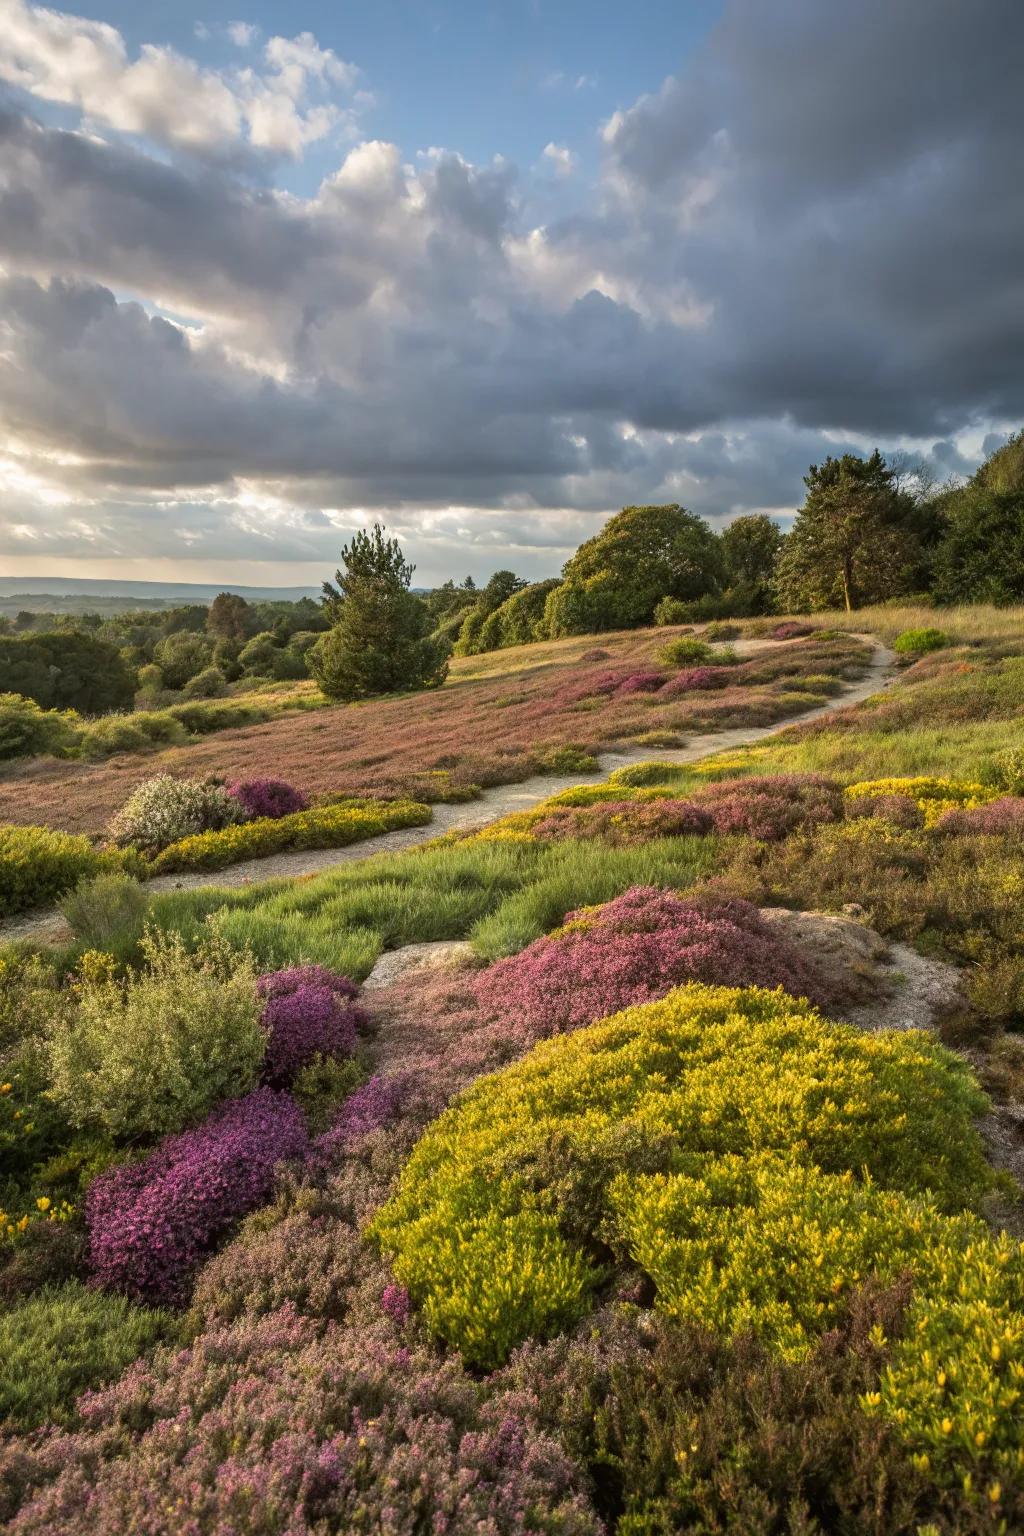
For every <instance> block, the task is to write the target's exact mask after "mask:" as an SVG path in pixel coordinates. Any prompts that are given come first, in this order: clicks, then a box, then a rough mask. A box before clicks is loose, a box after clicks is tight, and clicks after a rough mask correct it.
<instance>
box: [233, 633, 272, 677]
mask: <svg viewBox="0 0 1024 1536" xmlns="http://www.w3.org/2000/svg"><path fill="white" fill-rule="evenodd" d="M280 655H281V647H280V646H279V645H278V643H277V637H276V635H275V634H274V632H273V631H272V630H269V629H265V630H263V631H262V633H261V634H258V635H253V637H252V639H251V640H247V641H246V643H245V645H243V646H242V649H241V650H240V651H239V653H238V665H239V666H240V667H241V669H242V671H243V672H244V673H245V674H246V676H248V677H276V676H277V662H278V658H279V657H280Z"/></svg>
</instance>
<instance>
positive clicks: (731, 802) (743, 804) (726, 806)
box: [692, 773, 843, 843]
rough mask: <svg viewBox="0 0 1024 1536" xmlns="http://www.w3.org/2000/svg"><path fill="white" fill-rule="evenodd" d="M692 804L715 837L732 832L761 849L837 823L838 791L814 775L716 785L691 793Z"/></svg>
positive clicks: (780, 775)
mask: <svg viewBox="0 0 1024 1536" xmlns="http://www.w3.org/2000/svg"><path fill="white" fill-rule="evenodd" d="M692 799H693V802H694V804H695V805H698V806H700V807H701V809H702V810H705V811H707V812H708V814H709V815H710V817H711V820H712V823H713V825H714V829H715V831H716V832H718V833H721V834H723V835H724V834H727V833H730V832H738V833H742V834H743V835H745V836H746V837H756V838H759V839H760V840H761V841H762V842H766V843H774V842H780V841H781V840H782V839H783V838H785V837H788V836H789V834H790V833H791V832H795V831H796V830H797V828H798V827H804V826H819V825H821V824H822V823H824V822H832V821H841V820H842V817H843V796H842V790H841V789H840V787H839V785H838V784H836V783H835V782H834V781H833V780H831V779H828V778H825V777H824V775H822V774H817V773H802V774H801V773H778V774H771V775H760V776H755V775H752V776H751V777H750V778H746V779H722V780H721V781H720V782H719V783H717V784H709V785H707V786H706V787H705V788H704V789H699V790H697V791H696V793H695V794H694V795H693V797H692Z"/></svg>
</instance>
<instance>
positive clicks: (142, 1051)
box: [49, 933, 266, 1138]
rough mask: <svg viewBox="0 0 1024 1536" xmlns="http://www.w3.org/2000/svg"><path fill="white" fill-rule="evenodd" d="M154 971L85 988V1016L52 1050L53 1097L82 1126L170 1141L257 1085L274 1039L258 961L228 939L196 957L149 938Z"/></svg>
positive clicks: (145, 945)
mask: <svg viewBox="0 0 1024 1536" xmlns="http://www.w3.org/2000/svg"><path fill="white" fill-rule="evenodd" d="M141 951H142V956H143V960H144V962H145V967H144V969H143V970H141V971H140V972H139V973H137V974H133V975H131V976H130V977H129V978H128V979H127V980H125V981H123V982H118V981H116V980H114V979H113V978H112V977H111V975H110V973H109V971H103V970H102V969H101V970H99V972H98V974H95V975H92V976H89V977H86V978H85V979H83V981H82V983H81V985H80V1000H79V1005H78V1010H77V1013H76V1015H75V1016H74V1017H73V1019H72V1020H71V1021H70V1023H69V1024H68V1025H67V1027H66V1028H64V1029H61V1030H59V1031H57V1032H56V1033H55V1034H54V1036H53V1038H52V1039H51V1041H50V1044H49V1053H50V1071H51V1077H52V1093H53V1097H54V1099H55V1100H56V1102H57V1103H58V1104H59V1105H60V1107H61V1109H62V1110H63V1111H64V1113H65V1115H66V1116H67V1118H68V1120H69V1121H70V1123H71V1124H72V1125H73V1126H76V1127H79V1128H86V1127H99V1128H102V1129H104V1130H107V1131H109V1132H110V1133H111V1134H112V1135H114V1136H118V1137H128V1138H131V1137H145V1138H151V1137H154V1136H162V1135H165V1134H167V1133H168V1132H171V1131H178V1130H181V1129H182V1128H183V1127H184V1126H186V1125H190V1124H192V1123H194V1122H195V1121H197V1120H200V1119H202V1117H203V1115H205V1114H206V1113H207V1111H208V1110H210V1109H212V1108H213V1106H214V1105H215V1104H216V1103H218V1102H219V1101H220V1100H221V1099H225V1098H237V1097H239V1096H240V1095H242V1094H244V1093H246V1092H247V1091H248V1090H249V1089H250V1088H251V1087H252V1086H253V1084H254V1083H255V1081H256V1078H257V1076H258V1074H259V1069H260V1064H261V1062H262V1059H263V1051H264V1046H265V1044H266V1036H265V1033H264V1030H263V1028H262V1026H261V1024H260V1015H261V1005H260V1002H259V999H258V997H257V995H256V975H255V972H254V970H253V967H252V963H251V961H249V960H248V959H247V957H245V956H242V955H238V954H237V953H235V952H234V951H233V950H231V949H230V948H229V947H228V946H227V945H226V944H224V943H223V941H221V940H218V939H216V938H213V939H207V940H206V941H205V943H204V944H203V945H202V946H201V947H200V948H198V949H197V950H195V951H194V952H193V953H191V954H190V953H189V952H188V950H186V948H185V946H184V945H183V944H182V942H181V940H180V938H178V936H177V935H172V936H170V937H162V936H160V935H158V934H155V933H149V934H147V935H145V936H144V937H143V939H142V942H141Z"/></svg>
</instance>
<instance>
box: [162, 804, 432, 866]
mask: <svg viewBox="0 0 1024 1536" xmlns="http://www.w3.org/2000/svg"><path fill="white" fill-rule="evenodd" d="M432 815H433V812H432V811H431V808H430V806H429V805H421V804H420V803H419V802H418V801H414V800H342V801H338V802H337V803H336V804H334V805H323V806H313V807H312V808H311V809H310V810H308V811H296V812H294V814H293V815H291V816H280V817H277V818H274V817H270V816H260V817H257V818H256V819H255V820H254V821H243V822H239V823H237V824H236V825H235V826H231V827H224V828H223V829H222V830H221V831H219V832H199V833H197V834H195V836H193V837H183V838H180V839H179V841H178V842H176V843H171V844H170V846H169V847H167V848H165V849H164V850H163V852H162V853H160V854H158V855H157V857H156V858H155V859H154V860H153V863H152V865H151V868H152V869H153V870H154V871H157V872H160V873H163V872H165V871H168V870H181V869H224V868H226V867H227V865H229V864H237V863H238V862H239V860H241V859H257V858H264V857H265V856H266V855H267V854H271V853H283V852H286V851H288V850H289V849H294V848H345V847H347V846H348V844H349V843H358V842H362V841H363V839H364V838H367V837H376V836H377V835H378V834H379V833H382V832H393V831H394V830H395V829H396V828H398V827H420V826H425V825H426V824H427V823H428V822H429V821H430V819H431V816H432Z"/></svg>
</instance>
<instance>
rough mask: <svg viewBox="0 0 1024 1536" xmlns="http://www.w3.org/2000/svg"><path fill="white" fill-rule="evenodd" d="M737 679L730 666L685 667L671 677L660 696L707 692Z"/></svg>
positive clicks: (669, 697)
mask: <svg viewBox="0 0 1024 1536" xmlns="http://www.w3.org/2000/svg"><path fill="white" fill-rule="evenodd" d="M735 680H736V679H735V675H734V674H733V673H732V672H731V670H730V668H729V667H684V668H683V670H682V672H677V673H676V675H675V677H670V678H669V680H668V682H667V683H666V684H665V686H664V687H663V688H662V689H661V691H660V693H659V695H658V697H659V698H662V699H678V698H680V697H681V696H682V695H683V694H685V693H706V692H710V691H712V690H714V689H717V688H727V687H728V686H729V684H730V683H732V682H735Z"/></svg>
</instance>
